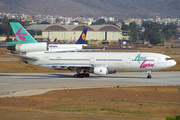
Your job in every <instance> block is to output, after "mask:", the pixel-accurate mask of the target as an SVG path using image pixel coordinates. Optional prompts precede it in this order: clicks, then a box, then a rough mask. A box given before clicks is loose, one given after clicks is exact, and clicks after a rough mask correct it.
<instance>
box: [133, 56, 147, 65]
mask: <svg viewBox="0 0 180 120" xmlns="http://www.w3.org/2000/svg"><path fill="white" fill-rule="evenodd" d="M141 60H146V57H141V54H138V55H137V56H136V57H135V61H138V63H139V64H140V61H141Z"/></svg>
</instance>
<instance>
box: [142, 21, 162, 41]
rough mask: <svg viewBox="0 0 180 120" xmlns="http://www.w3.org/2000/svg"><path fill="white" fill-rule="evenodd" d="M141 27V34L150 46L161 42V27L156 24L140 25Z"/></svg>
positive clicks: (146, 23)
mask: <svg viewBox="0 0 180 120" xmlns="http://www.w3.org/2000/svg"><path fill="white" fill-rule="evenodd" d="M142 27H144V28H145V31H144V32H143V33H142V35H143V38H144V39H145V40H148V41H150V43H151V44H159V43H162V42H163V40H164V34H163V32H162V29H163V25H161V24H159V23H156V22H145V23H143V24H142Z"/></svg>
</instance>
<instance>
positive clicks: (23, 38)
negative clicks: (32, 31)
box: [15, 27, 27, 41]
mask: <svg viewBox="0 0 180 120" xmlns="http://www.w3.org/2000/svg"><path fill="white" fill-rule="evenodd" d="M21 29H22V27H21V28H20V29H19V30H18V31H17V33H16V34H15V35H17V36H18V38H19V39H20V40H22V41H25V39H26V37H24V36H26V35H27V34H21V33H20V32H21Z"/></svg>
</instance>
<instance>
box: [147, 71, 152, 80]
mask: <svg viewBox="0 0 180 120" xmlns="http://www.w3.org/2000/svg"><path fill="white" fill-rule="evenodd" d="M147 73H148V76H147V78H148V79H151V71H147Z"/></svg>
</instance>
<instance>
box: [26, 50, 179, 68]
mask: <svg viewBox="0 0 180 120" xmlns="http://www.w3.org/2000/svg"><path fill="white" fill-rule="evenodd" d="M26 56H29V57H35V58H38V59H39V60H38V61H32V60H28V61H27V62H28V63H29V64H33V65H37V66H41V67H43V66H42V64H47V65H48V66H45V67H46V68H49V69H54V68H53V65H58V64H59V66H61V65H62V64H64V65H67V67H68V65H73V64H74V65H79V66H81V65H82V66H83V65H92V66H107V69H108V70H115V71H155V70H161V69H166V68H169V67H172V66H174V65H175V64H176V62H175V61H174V60H172V59H171V58H170V57H169V56H166V55H163V54H158V53H146V52H143V53H138V52H65V53H56V52H55V53H44V52H39V53H38V52H36V53H27V54H26Z"/></svg>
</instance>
